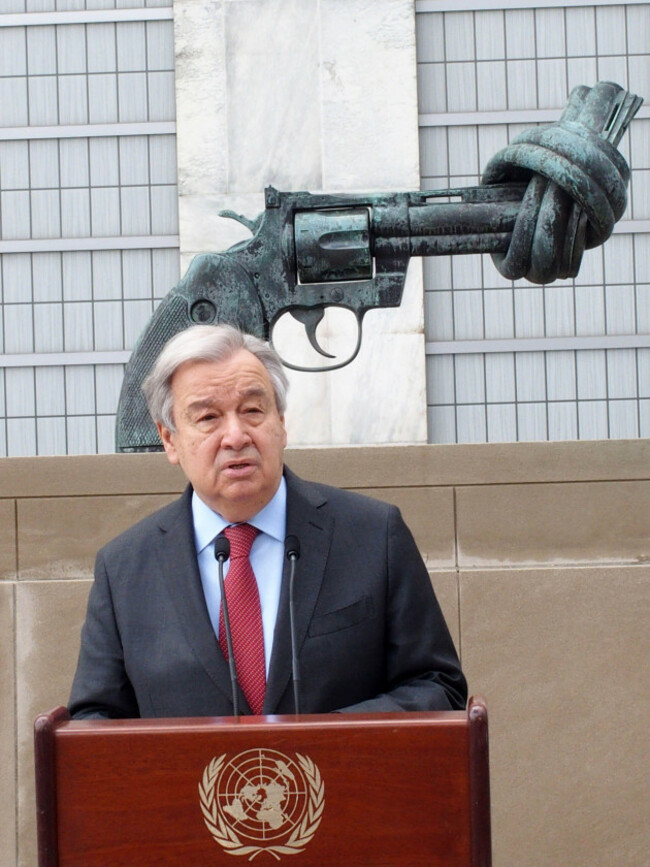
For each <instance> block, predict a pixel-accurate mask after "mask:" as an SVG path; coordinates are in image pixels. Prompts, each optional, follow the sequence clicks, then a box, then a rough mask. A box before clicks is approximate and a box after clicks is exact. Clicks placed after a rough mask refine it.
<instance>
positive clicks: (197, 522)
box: [192, 477, 287, 676]
mask: <svg viewBox="0 0 650 867" xmlns="http://www.w3.org/2000/svg"><path fill="white" fill-rule="evenodd" d="M192 520H193V522H194V541H195V544H196V554H197V558H198V561H199V572H200V574H201V583H202V585H203V593H204V594H205V601H206V604H207V606H208V613H209V615H210V621H211V622H212V628H213V629H214V631H215V634H216V635H217V636H218V635H219V612H220V610H221V589H220V587H219V566H218V564H217V561H216V558H215V556H214V540H215V538H216V537H217V536H218V535H219V533H221V532H222V531H223V530H224V529H225V528H226V527H228V526H230V524H229V522H228V521H226V520H225V519H224V518H222V517H221V515H219V514H217V513H216V512H213V511H212V509H211V508H210V507H209V506H206V504H205V503H204V502H203V500H201V499H200V497H198V496H197V493H196V491H195V492H194V493H193V494H192ZM247 523H248V524H252V526H253V527H257V529H258V530H259V531H260V533H259V534H258V536H257V537H256V539H255V541H254V542H253V547H252V548H251V554H250V561H251V566H252V567H253V572H254V573H255V578H256V580H257V587H258V590H259V594H260V605H261V607H262V629H263V630H264V659H265V662H266V674H267V676H268V673H269V663H270V661H271V650H272V648H273V632H274V630H275V621H276V619H277V616H278V606H279V603H280V587H281V585H282V568H283V566H284V539H285V536H286V531H287V485H286V482H285V480H284V477H283V478H282V481H281V482H280V487H279V488H278V490H277V491H276V493H275V495H274V497H273V499H272V500H271V501H270V503H267V504H266V506H264V508H263V509H262V510H261V511H260V512H258V513H257V515H255V516H254V517H253V518H251V520H250V521H247ZM229 566H230V560H227V561H226V562H225V563H224V570H223V571H224V577H225V576H226V575H227V574H228V567H229Z"/></svg>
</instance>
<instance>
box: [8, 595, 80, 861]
mask: <svg viewBox="0 0 650 867" xmlns="http://www.w3.org/2000/svg"><path fill="white" fill-rule="evenodd" d="M90 585H91V582H90V581H38V582H20V583H19V584H18V585H17V591H16V592H17V601H16V625H17V646H16V657H17V666H18V671H19V679H18V683H17V690H16V692H17V709H18V847H19V864H25V865H27V864H36V863H37V858H36V828H35V818H36V812H35V805H34V747H33V723H34V719H35V718H36V716H37V715H38V714H39V713H42V712H44V711H47V710H51V709H52V708H54V707H58V706H59V705H65V704H66V702H67V700H68V695H69V693H70V686H71V683H72V677H73V675H74V670H75V667H76V664H77V656H78V653H79V635H80V632H81V626H82V624H83V620H84V617H85V612H86V601H87V598H88V592H89V590H90Z"/></svg>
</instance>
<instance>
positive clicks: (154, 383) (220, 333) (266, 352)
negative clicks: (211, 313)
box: [142, 324, 289, 431]
mask: <svg viewBox="0 0 650 867" xmlns="http://www.w3.org/2000/svg"><path fill="white" fill-rule="evenodd" d="M240 349H247V350H248V352H250V353H252V354H253V355H254V356H255V357H256V358H257V359H258V361H260V362H261V363H262V364H263V365H264V367H265V369H266V372H267V373H268V375H269V378H270V380H271V385H272V387H273V393H274V395H275V404H276V406H277V409H278V412H279V413H280V415H284V412H285V410H286V408H287V391H288V389H289V380H288V379H287V375H286V373H285V371H284V367H283V366H282V362H281V361H280V356H279V355H278V354H277V352H276V351H275V350H274V349H273V347H271V346H270V345H269V344H268V343H266V342H265V341H264V340H260V338H259V337H254V336H253V335H252V334H244V333H243V332H242V331H240V330H239V329H238V328H234V327H233V326H232V325H226V324H220V325H193V326H191V327H190V328H186V329H185V331H181V332H180V333H178V334H176V335H175V336H174V337H172V338H171V339H170V340H168V341H167V343H166V344H165V346H164V347H163V350H162V352H161V353H160V355H159V356H158V358H157V359H156V362H155V364H154V366H153V368H152V369H151V372H150V373H149V375H148V376H147V378H146V379H145V380H144V382H143V383H142V391H143V393H144V396H145V398H146V401H147V406H148V407H149V412H150V414H151V417H152V419H153V420H154V421H155V422H156V423H157V424H158V423H160V424H162V425H163V427H166V428H168V429H169V430H170V431H175V430H176V428H175V427H174V417H173V399H172V387H171V384H172V377H173V376H174V374H175V373H176V371H177V370H178V368H179V367H180V366H181V364H185V363H186V362H188V361H217V362H218V361H227V360H228V359H229V358H231V357H232V356H233V355H234V354H235V353H236V352H238V351H239V350H240Z"/></svg>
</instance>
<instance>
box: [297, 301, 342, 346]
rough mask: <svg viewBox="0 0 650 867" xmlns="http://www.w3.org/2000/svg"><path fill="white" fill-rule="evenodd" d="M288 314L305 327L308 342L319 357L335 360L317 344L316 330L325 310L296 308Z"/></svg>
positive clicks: (319, 308) (321, 308)
mask: <svg viewBox="0 0 650 867" xmlns="http://www.w3.org/2000/svg"><path fill="white" fill-rule="evenodd" d="M289 313H291V315H292V316H293V318H294V319H297V320H298V322H302V324H303V325H304V326H305V331H306V332H307V337H308V339H309V342H310V343H311V345H312V346H313V348H314V349H315V350H316V352H318V353H320V355H324V356H325V358H335V356H334V355H330V353H329V352H325V350H324V349H323V348H322V347H321V345H320V344H319V342H318V338H317V337H316V329H317V328H318V326H319V325H320V323H321V320H322V318H323V316H324V315H325V310H324V308H323V307H297V308H295V309H293V310H290V311H289Z"/></svg>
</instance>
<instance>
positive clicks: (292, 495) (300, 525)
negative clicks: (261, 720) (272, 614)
mask: <svg viewBox="0 0 650 867" xmlns="http://www.w3.org/2000/svg"><path fill="white" fill-rule="evenodd" d="M285 477H286V480H287V535H288V536H289V535H295V536H297V537H298V539H299V540H300V549H301V553H300V559H299V560H298V562H297V563H296V573H295V579H294V612H295V620H296V647H297V650H298V651H299V650H300V647H301V646H302V643H303V641H304V639H305V635H306V634H307V629H308V628H309V624H310V622H311V619H312V615H313V612H314V608H315V606H316V602H317V600H318V594H319V592H320V588H321V584H322V582H323V576H324V574H325V566H326V563H327V557H328V554H329V550H330V544H331V538H332V530H333V526H334V522H333V519H332V518H331V517H329V515H328V514H327V511H326V509H325V508H324V506H325V504H326V502H327V500H326V498H325V497H324V496H323V495H321V494H320V493H317V492H316V489H315V488H314V487H313V486H312V485H310V484H309V483H308V482H304V481H302V480H301V479H299V478H298V477H297V476H295V475H294V474H293V473H292V472H291V471H290V470H288V469H285ZM289 576H290V565H289V564H288V563H287V562H285V564H284V569H283V574H282V588H281V591H280V605H279V609H278V617H277V621H276V626H275V632H274V637H273V650H272V653H271V664H270V666H269V675H268V679H267V684H266V697H265V700H264V710H263V712H264V713H267V714H271V713H275V712H276V709H277V706H278V703H279V702H280V700H281V698H282V696H283V694H284V692H285V691H286V689H287V686H288V684H289V681H290V679H291V674H292V671H291V628H290V618H289Z"/></svg>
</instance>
